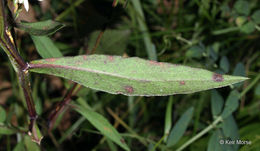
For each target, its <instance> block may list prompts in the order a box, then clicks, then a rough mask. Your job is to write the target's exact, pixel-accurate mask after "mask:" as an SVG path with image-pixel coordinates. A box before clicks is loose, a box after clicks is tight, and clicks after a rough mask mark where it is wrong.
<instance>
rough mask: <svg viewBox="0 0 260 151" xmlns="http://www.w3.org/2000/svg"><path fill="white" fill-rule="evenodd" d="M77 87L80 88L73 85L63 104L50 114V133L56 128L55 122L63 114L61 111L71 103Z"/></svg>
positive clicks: (60, 103)
mask: <svg viewBox="0 0 260 151" xmlns="http://www.w3.org/2000/svg"><path fill="white" fill-rule="evenodd" d="M77 86H78V84H77V83H75V84H73V86H72V87H71V88H70V89H69V91H68V92H67V94H66V96H65V97H64V99H63V100H62V101H61V102H59V104H58V105H57V106H56V108H55V110H54V111H53V112H52V113H51V114H50V116H49V121H48V127H49V131H51V130H52V128H53V126H54V122H55V121H56V119H57V117H58V115H59V113H61V111H63V110H64V108H65V106H66V105H67V104H68V103H69V102H70V101H71V97H72V96H73V92H74V90H75V89H76V87H77Z"/></svg>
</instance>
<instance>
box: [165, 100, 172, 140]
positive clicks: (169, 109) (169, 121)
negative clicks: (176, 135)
mask: <svg viewBox="0 0 260 151" xmlns="http://www.w3.org/2000/svg"><path fill="white" fill-rule="evenodd" d="M172 105H173V96H170V98H169V101H168V104H167V108H166V114H165V125H164V135H165V137H164V142H166V141H167V138H168V135H169V132H170V130H171V127H172Z"/></svg>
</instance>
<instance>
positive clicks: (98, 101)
mask: <svg viewBox="0 0 260 151" xmlns="http://www.w3.org/2000/svg"><path fill="white" fill-rule="evenodd" d="M31 4H32V6H31V9H30V11H29V13H26V12H24V11H23V12H21V14H20V18H18V20H26V21H29V22H32V21H43V20H48V19H53V20H56V21H61V22H62V23H64V24H65V25H66V27H65V28H63V29H61V30H59V31H58V32H57V33H55V34H53V35H50V36H49V37H36V36H30V35H29V34H27V33H25V32H23V31H21V30H16V33H17V37H16V38H17V44H18V48H19V50H20V53H21V54H22V56H23V57H24V58H25V59H26V60H27V61H29V60H35V59H39V58H48V57H59V56H62V55H63V56H74V55H79V54H86V53H89V52H90V50H91V49H92V48H93V47H94V45H95V42H96V39H97V36H98V34H99V32H100V31H101V30H102V29H103V28H104V26H105V25H106V26H107V29H106V31H105V32H104V34H103V37H102V39H101V42H100V44H99V46H98V47H97V49H96V52H95V53H97V54H112V55H121V56H138V57H141V58H147V59H151V60H158V61H161V62H170V63H175V64H183V65H187V66H192V67H199V68H204V69H208V70H211V71H214V72H218V73H225V74H231V75H232V74H233V75H241V76H247V77H249V78H250V80H248V81H246V82H244V83H242V84H235V85H233V86H230V87H225V88H221V89H217V90H211V91H205V92H199V93H194V94H189V95H174V96H169V97H126V96H122V95H111V94H107V93H103V92H97V91H94V90H91V89H88V88H85V87H82V88H81V89H80V90H79V92H78V93H77V94H76V95H75V96H73V98H72V99H73V103H72V104H71V105H69V107H68V109H67V111H66V112H64V113H63V114H61V116H60V117H59V118H58V120H57V122H56V123H55V129H54V130H53V131H52V132H51V133H48V132H47V130H46V126H45V125H46V121H47V120H46V119H47V117H48V114H49V111H50V110H51V109H52V108H53V107H54V104H55V103H57V102H58V101H61V100H62V99H63V97H64V95H65V93H66V91H67V90H68V89H69V88H70V87H71V85H72V82H71V81H68V80H64V79H60V78H57V77H54V76H47V75H38V74H32V89H33V97H34V100H35V104H36V109H37V113H38V115H39V120H38V122H39V123H41V124H40V127H41V129H43V131H44V130H45V133H44V134H45V138H44V139H43V141H42V144H41V146H40V147H39V146H37V144H35V143H33V142H31V140H30V138H29V137H28V136H27V135H26V134H25V133H24V132H25V131H26V130H27V126H28V115H27V109H26V105H25V101H24V100H23V97H22V93H21V91H20V90H19V87H18V84H17V77H16V76H15V72H14V70H13V69H12V67H11V64H10V63H9V62H8V58H7V57H6V55H5V54H4V53H3V51H2V50H1V51H0V53H1V55H0V104H1V107H0V150H33V151H34V150H57V149H58V150H79V149H82V148H83V149H84V150H113V151H116V150H122V148H120V147H119V146H117V145H116V144H114V143H113V142H112V141H111V140H110V139H106V138H104V137H103V135H100V132H98V131H97V130H96V129H95V128H94V127H93V125H92V124H93V123H92V122H91V120H90V119H89V118H90V117H87V116H88V115H85V113H81V112H79V111H78V112H79V113H81V114H82V115H81V114H78V112H76V111H75V110H74V109H73V106H79V105H80V106H81V107H82V108H84V107H85V109H82V110H83V111H89V112H91V111H96V112H97V113H99V114H101V115H103V116H104V117H105V118H106V119H107V120H108V121H109V122H110V123H111V124H113V125H114V127H115V128H116V129H117V131H119V132H120V133H121V135H122V136H123V137H124V138H125V141H126V144H127V145H128V147H129V148H131V150H176V149H177V148H179V147H180V146H182V145H183V144H184V143H185V142H187V141H188V140H189V139H190V138H191V137H192V136H196V134H198V133H199V132H201V131H202V130H204V129H205V128H206V127H207V126H208V125H209V124H210V123H212V121H214V120H216V117H217V116H218V115H220V114H221V115H222V116H224V117H225V119H224V121H223V122H221V123H220V124H219V125H217V126H216V127H214V128H213V129H212V130H211V131H209V132H208V133H206V134H205V135H203V136H202V137H200V138H199V139H198V140H197V141H195V142H194V143H192V144H191V145H189V146H188V147H187V148H186V149H185V150H192V151H195V150H210V151H211V150H227V149H229V150H232V151H233V150H234V151H235V150H238V149H240V150H259V148H260V146H259V144H260V143H259V142H260V122H259V120H260V114H259V111H260V110H259V107H260V84H259V78H260V74H259V67H260V60H259V58H260V57H259V55H260V51H259V49H260V44H259V42H258V41H259V40H260V39H259V36H260V34H259V33H260V27H259V25H260V7H259V6H260V2H259V1H257V0H252V1H242V0H238V1H233V0H224V1H217V0H213V1H209V0H194V1H180V0H171V1H167V0H157V1H156V0H143V1H141V2H140V3H139V1H129V2H128V3H127V7H126V8H123V5H124V4H125V3H124V1H122V3H121V1H120V3H119V4H118V6H117V7H116V8H112V7H111V5H112V1H110V0H75V1H72V0H64V1H60V0H51V1H50V0H49V1H48V0H45V1H44V2H43V3H41V5H40V4H39V3H38V2H36V1H31ZM34 43H35V45H34ZM191 76H192V75H191ZM71 106H72V107H71ZM224 107H225V108H224ZM233 111H234V113H233V115H230V114H231V113H232V112H233ZM96 112H93V114H95V113H96ZM91 113H92V112H91ZM94 116H95V115H94ZM185 125H187V129H186V128H185ZM167 134H169V136H168V135H167ZM219 138H223V139H232V140H235V139H238V138H240V139H241V140H250V141H251V142H252V144H251V145H241V146H238V145H220V144H219V143H218V142H219V140H218V139H219Z"/></svg>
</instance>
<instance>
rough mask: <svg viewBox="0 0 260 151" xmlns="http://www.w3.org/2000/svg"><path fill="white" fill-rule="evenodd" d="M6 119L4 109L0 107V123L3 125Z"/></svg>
mask: <svg viewBox="0 0 260 151" xmlns="http://www.w3.org/2000/svg"><path fill="white" fill-rule="evenodd" d="M5 119H6V113H5V109H4V108H3V107H2V106H0V123H3V122H4V121H5Z"/></svg>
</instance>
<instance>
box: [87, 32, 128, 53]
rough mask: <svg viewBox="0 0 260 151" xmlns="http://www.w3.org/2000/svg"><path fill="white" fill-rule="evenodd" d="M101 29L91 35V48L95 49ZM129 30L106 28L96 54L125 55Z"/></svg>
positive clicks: (89, 44)
mask: <svg viewBox="0 0 260 151" xmlns="http://www.w3.org/2000/svg"><path fill="white" fill-rule="evenodd" d="M99 33H100V31H95V32H93V33H92V34H91V35H90V40H89V43H88V46H89V49H90V50H91V49H93V48H94V46H95V43H96V40H97V39H98V35H99ZM129 34H130V31H129V30H106V31H105V32H104V34H103V36H102V38H101V40H100V43H99V45H98V47H97V49H96V52H95V53H96V54H109V55H112V54H113V55H123V54H124V52H125V49H126V46H127V42H128V38H129Z"/></svg>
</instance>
